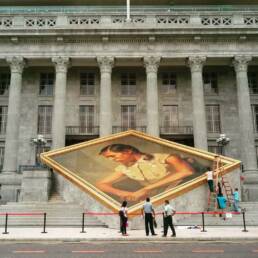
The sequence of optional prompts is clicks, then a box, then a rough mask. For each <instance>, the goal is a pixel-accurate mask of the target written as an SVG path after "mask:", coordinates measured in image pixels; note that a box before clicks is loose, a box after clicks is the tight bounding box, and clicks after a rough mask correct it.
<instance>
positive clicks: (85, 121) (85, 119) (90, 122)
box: [79, 105, 95, 133]
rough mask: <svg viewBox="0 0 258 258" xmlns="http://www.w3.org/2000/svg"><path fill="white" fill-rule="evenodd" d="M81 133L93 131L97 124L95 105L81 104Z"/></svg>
mask: <svg viewBox="0 0 258 258" xmlns="http://www.w3.org/2000/svg"><path fill="white" fill-rule="evenodd" d="M79 112H80V114H79V119H80V133H93V130H94V125H95V111H94V106H93V105H88V106H80V111H79Z"/></svg>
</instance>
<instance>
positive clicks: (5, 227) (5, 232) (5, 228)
mask: <svg viewBox="0 0 258 258" xmlns="http://www.w3.org/2000/svg"><path fill="white" fill-rule="evenodd" d="M7 223H8V213H6V214H5V225H4V232H3V234H9V232H7Z"/></svg>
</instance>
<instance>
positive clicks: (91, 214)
mask: <svg viewBox="0 0 258 258" xmlns="http://www.w3.org/2000/svg"><path fill="white" fill-rule="evenodd" d="M228 213H230V214H235V215H240V214H241V213H242V215H243V227H244V229H243V230H242V232H248V230H247V229H246V220H245V213H246V211H245V210H242V211H241V212H233V211H232V212H216V211H214V212H212V211H197V212H176V213H175V215H201V216H202V230H201V232H207V230H206V229H205V227H206V225H205V215H220V214H221V215H222V214H228ZM85 215H89V216H113V215H116V216H118V213H116V212H103V213H102V212H83V213H82V231H81V233H86V231H85ZM130 215H131V216H140V215H141V213H131V214H129V215H128V216H130ZM155 215H162V218H163V227H164V213H163V212H157V213H155Z"/></svg>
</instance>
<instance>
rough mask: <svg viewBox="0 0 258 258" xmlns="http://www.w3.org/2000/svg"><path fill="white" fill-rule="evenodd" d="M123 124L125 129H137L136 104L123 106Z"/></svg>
mask: <svg viewBox="0 0 258 258" xmlns="http://www.w3.org/2000/svg"><path fill="white" fill-rule="evenodd" d="M121 126H122V128H124V129H136V106H135V105H123V106H121Z"/></svg>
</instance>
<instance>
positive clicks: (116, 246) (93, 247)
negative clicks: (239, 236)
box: [0, 241, 258, 258]
mask: <svg viewBox="0 0 258 258" xmlns="http://www.w3.org/2000/svg"><path fill="white" fill-rule="evenodd" d="M29 257H39V258H46V257H48V258H75V257H76V258H77V257H89V258H91V257H98V258H102V257H103V258H104V257H105V258H133V257H137V258H138V257H140V258H152V257H153V258H155V257H158V258H168V257H170V258H171V257H172V258H197V257H198V258H202V257H209V258H215V257H223V258H238V257H241V258H243V257H245V258H252V257H258V242H214V241H212V242H205V241H203V242H181V243H178V242H177V243H172V242H124V241H123V242H97V241H96V242H94V243H92V242H78V243H64V242H51V243H48V242H42V243H40V242H39V243H13V242H12V243H8V242H5V243H3V242H2V243H0V258H29Z"/></svg>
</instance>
